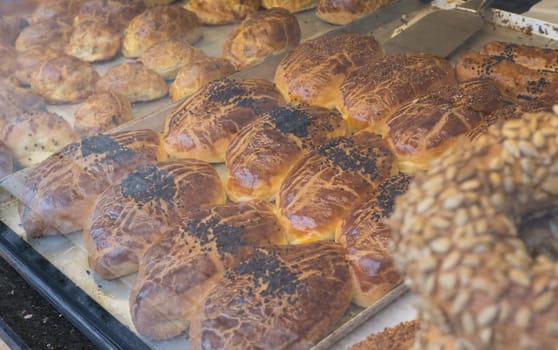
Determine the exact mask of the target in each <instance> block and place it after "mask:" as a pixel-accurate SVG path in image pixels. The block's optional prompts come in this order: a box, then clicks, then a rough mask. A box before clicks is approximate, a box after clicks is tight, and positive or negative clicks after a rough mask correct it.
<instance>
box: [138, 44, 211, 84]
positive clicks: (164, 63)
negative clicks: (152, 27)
mask: <svg viewBox="0 0 558 350" xmlns="http://www.w3.org/2000/svg"><path fill="white" fill-rule="evenodd" d="M205 57H206V55H205V53H204V52H203V51H202V50H201V49H197V48H195V47H193V46H192V45H190V44H187V43H185V42H182V41H180V40H166V41H161V42H160V43H157V44H155V45H153V46H151V47H150V48H149V49H147V50H145V52H144V53H143V54H142V55H141V56H140V57H139V58H138V60H139V61H140V62H141V63H143V64H144V65H145V66H146V67H147V68H149V69H151V70H153V71H154V72H156V73H157V74H159V75H160V76H161V77H163V78H165V79H166V80H173V79H174V78H176V75H177V74H178V71H179V70H180V68H182V67H183V66H185V65H187V64H190V63H192V62H194V61H196V60H199V59H202V58H205Z"/></svg>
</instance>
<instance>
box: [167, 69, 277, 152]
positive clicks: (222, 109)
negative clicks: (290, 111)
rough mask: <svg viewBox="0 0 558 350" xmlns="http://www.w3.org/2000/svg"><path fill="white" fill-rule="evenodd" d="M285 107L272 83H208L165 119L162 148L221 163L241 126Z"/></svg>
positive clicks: (230, 81)
mask: <svg viewBox="0 0 558 350" xmlns="http://www.w3.org/2000/svg"><path fill="white" fill-rule="evenodd" d="M285 105H286V103H285V101H284V100H283V98H282V97H281V94H280V93H279V91H277V90H276V89H275V86H274V85H273V83H270V82H268V81H266V80H232V79H223V80H219V81H215V82H213V83H209V84H208V85H206V86H205V87H203V88H202V89H200V90H198V92H197V93H196V94H194V95H192V96H191V97H190V98H188V99H187V100H185V101H184V102H182V103H181V104H180V105H179V106H178V107H177V108H176V109H175V110H174V111H173V112H172V113H171V114H170V115H169V116H168V117H167V119H166V121H165V130H164V132H163V136H162V144H163V148H164V149H165V151H166V152H167V153H168V154H169V155H170V156H171V157H175V158H197V159H201V160H205V161H207V162H216V163H217V162H222V161H224V159H225V151H226V150H227V147H228V146H229V144H230V142H231V141H232V140H233V139H234V137H235V136H236V134H237V133H238V132H239V131H240V130H241V129H242V128H243V127H244V126H246V125H247V124H248V123H250V122H251V121H253V120H255V119H256V118H258V117H259V116H260V114H262V113H266V112H268V111H269V110H270V109H271V108H273V107H277V106H285Z"/></svg>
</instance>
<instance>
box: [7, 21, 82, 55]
mask: <svg viewBox="0 0 558 350" xmlns="http://www.w3.org/2000/svg"><path fill="white" fill-rule="evenodd" d="M71 35H72V26H71V25H70V24H67V23H64V22H57V21H54V20H48V21H43V22H38V23H35V24H31V25H29V26H27V27H25V28H24V29H23V30H22V31H21V33H20V34H19V36H18V37H17V39H16V42H15V48H16V50H17V51H25V50H28V49H30V48H32V47H34V46H48V47H50V48H51V49H55V50H63V49H64V46H66V44H67V43H68V42H69V41H70V36H71Z"/></svg>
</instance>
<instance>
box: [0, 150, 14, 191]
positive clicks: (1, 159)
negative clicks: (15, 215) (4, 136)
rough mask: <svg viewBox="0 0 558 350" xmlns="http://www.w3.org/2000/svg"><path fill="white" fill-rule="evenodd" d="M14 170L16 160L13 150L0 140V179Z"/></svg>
mask: <svg viewBox="0 0 558 350" xmlns="http://www.w3.org/2000/svg"><path fill="white" fill-rule="evenodd" d="M13 171H14V160H13V156H12V151H10V149H9V148H8V146H6V144H5V143H4V142H2V141H0V179H2V178H4V177H5V176H7V175H10V174H11V173H12V172H13ZM2 191H3V190H1V189H0V198H1V199H3V198H4V196H3V194H2Z"/></svg>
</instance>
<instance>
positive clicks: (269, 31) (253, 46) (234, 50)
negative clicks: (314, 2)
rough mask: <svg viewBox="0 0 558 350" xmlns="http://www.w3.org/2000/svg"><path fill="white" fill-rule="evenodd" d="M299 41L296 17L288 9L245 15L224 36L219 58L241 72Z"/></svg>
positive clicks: (275, 9) (293, 45) (295, 44)
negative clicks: (238, 23) (223, 44)
mask: <svg viewBox="0 0 558 350" xmlns="http://www.w3.org/2000/svg"><path fill="white" fill-rule="evenodd" d="M299 42H300V26H299V24H298V20H297V19H296V17H295V16H294V15H292V14H291V13H290V12H289V11H288V10H285V9H282V8H274V9H271V10H267V11H260V12H256V13H254V14H251V15H248V16H247V17H246V19H245V20H244V21H242V23H241V24H240V25H239V26H238V27H236V28H235V29H234V30H233V31H232V32H231V33H230V34H229V36H228V37H227V40H226V41H225V46H224V47H223V51H222V56H223V58H226V59H227V60H229V61H230V62H231V63H232V64H234V66H235V67H236V68H237V69H244V68H246V67H250V66H254V65H256V64H258V63H260V62H262V61H263V60H264V59H265V58H267V57H269V56H271V55H275V54H277V53H280V52H283V51H285V50H288V49H291V48H293V47H295V46H297V45H298V43H299Z"/></svg>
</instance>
